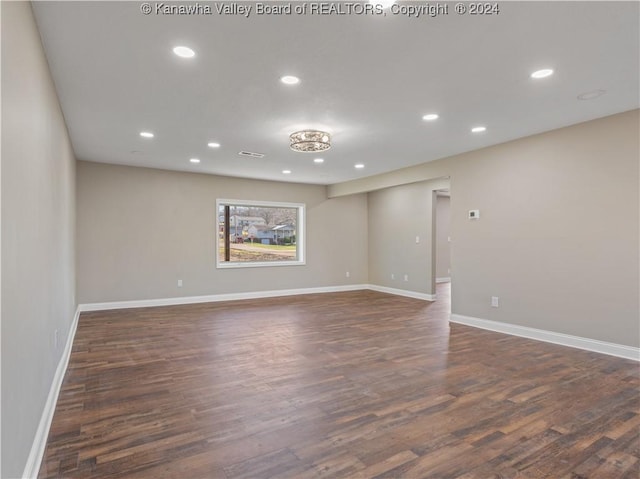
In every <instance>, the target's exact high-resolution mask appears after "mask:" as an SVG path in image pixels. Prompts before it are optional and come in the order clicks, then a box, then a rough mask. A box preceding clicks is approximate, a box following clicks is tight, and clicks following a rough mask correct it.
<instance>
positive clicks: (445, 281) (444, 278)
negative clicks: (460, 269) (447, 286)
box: [436, 276, 451, 283]
mask: <svg viewBox="0 0 640 479" xmlns="http://www.w3.org/2000/svg"><path fill="white" fill-rule="evenodd" d="M450 282H451V278H450V277H449V276H447V277H443V278H436V283H450Z"/></svg>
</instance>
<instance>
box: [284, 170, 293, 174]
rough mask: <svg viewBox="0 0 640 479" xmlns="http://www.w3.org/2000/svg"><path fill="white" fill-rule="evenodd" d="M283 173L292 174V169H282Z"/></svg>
mask: <svg viewBox="0 0 640 479" xmlns="http://www.w3.org/2000/svg"><path fill="white" fill-rule="evenodd" d="M282 174H283V175H290V174H291V170H282Z"/></svg>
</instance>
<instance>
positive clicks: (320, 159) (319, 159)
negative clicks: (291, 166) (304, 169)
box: [313, 158, 324, 164]
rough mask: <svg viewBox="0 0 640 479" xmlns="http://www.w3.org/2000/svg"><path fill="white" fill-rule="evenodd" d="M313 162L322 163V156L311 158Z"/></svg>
mask: <svg viewBox="0 0 640 479" xmlns="http://www.w3.org/2000/svg"><path fill="white" fill-rule="evenodd" d="M313 162H314V163H318V164H320V163H324V160H323V159H322V158H316V159H314V160H313Z"/></svg>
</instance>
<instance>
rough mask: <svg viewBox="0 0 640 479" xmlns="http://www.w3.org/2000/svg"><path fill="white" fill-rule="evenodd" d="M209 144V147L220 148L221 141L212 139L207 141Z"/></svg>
mask: <svg viewBox="0 0 640 479" xmlns="http://www.w3.org/2000/svg"><path fill="white" fill-rule="evenodd" d="M207 146H208V147H209V148H220V143H216V142H215V141H211V142H209V143H207Z"/></svg>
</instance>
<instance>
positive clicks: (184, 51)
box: [173, 46, 196, 58]
mask: <svg viewBox="0 0 640 479" xmlns="http://www.w3.org/2000/svg"><path fill="white" fill-rule="evenodd" d="M173 53H175V54H176V55H178V56H179V57H182V58H193V57H195V56H196V52H194V51H193V50H192V49H191V48H189V47H182V46H179V47H175V48H174V49H173Z"/></svg>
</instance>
